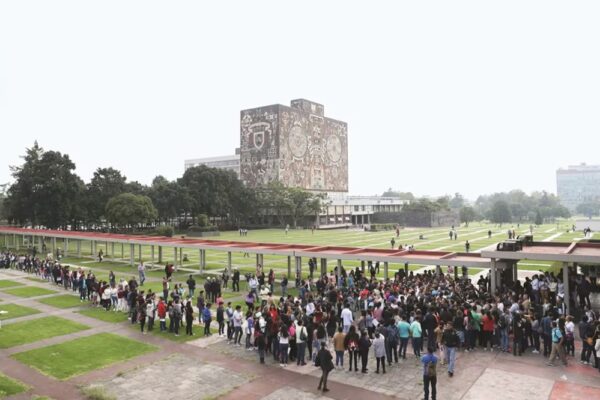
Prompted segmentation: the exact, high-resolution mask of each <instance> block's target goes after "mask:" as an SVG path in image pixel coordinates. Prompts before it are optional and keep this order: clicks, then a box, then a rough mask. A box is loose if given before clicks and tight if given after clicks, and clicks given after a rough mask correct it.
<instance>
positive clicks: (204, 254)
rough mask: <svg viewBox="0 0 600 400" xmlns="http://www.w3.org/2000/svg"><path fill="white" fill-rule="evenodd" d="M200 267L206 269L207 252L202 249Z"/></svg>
mask: <svg viewBox="0 0 600 400" xmlns="http://www.w3.org/2000/svg"><path fill="white" fill-rule="evenodd" d="M200 265H201V266H202V270H204V269H205V268H206V250H204V249H200Z"/></svg>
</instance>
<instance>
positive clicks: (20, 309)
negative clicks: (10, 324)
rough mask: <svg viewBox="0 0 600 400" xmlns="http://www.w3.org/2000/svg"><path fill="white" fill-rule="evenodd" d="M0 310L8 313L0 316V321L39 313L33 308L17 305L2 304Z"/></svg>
mask: <svg viewBox="0 0 600 400" xmlns="http://www.w3.org/2000/svg"><path fill="white" fill-rule="evenodd" d="M0 310H2V311H8V313H7V314H0V320H2V321H4V320H6V319H13V318H19V317H24V316H26V315H32V314H38V313H39V311H38V310H36V309H34V308H29V307H24V306H19V305H17V304H3V305H1V306H0Z"/></svg>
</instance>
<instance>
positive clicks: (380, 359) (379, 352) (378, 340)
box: [373, 332, 385, 374]
mask: <svg viewBox="0 0 600 400" xmlns="http://www.w3.org/2000/svg"><path fill="white" fill-rule="evenodd" d="M373 352H374V353H375V359H376V360H377V369H376V370H375V373H376V374H378V373H379V364H381V366H382V368H383V373H384V374H385V338H384V337H383V335H382V334H381V333H379V332H375V338H374V339H373Z"/></svg>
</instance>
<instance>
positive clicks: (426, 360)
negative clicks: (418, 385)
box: [421, 347, 438, 400]
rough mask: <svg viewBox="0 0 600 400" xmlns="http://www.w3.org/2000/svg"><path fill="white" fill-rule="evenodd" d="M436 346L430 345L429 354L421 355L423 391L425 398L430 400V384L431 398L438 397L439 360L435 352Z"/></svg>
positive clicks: (433, 399) (432, 399)
mask: <svg viewBox="0 0 600 400" xmlns="http://www.w3.org/2000/svg"><path fill="white" fill-rule="evenodd" d="M434 351H435V349H434V348H432V347H428V348H427V354H425V355H424V356H423V357H421V362H422V363H423V391H424V392H425V393H424V394H425V400H429V385H431V400H435V397H436V384H437V362H438V358H437V357H436V356H435V355H434V354H433V352H434Z"/></svg>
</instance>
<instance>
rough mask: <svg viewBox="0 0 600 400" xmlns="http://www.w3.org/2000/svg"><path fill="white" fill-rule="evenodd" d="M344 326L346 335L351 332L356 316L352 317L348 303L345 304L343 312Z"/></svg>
mask: <svg viewBox="0 0 600 400" xmlns="http://www.w3.org/2000/svg"><path fill="white" fill-rule="evenodd" d="M341 317H342V325H343V327H344V333H346V334H347V333H348V331H349V330H350V325H352V322H354V316H353V315H352V311H350V308H348V303H346V304H344V309H343V310H342V314H341Z"/></svg>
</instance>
